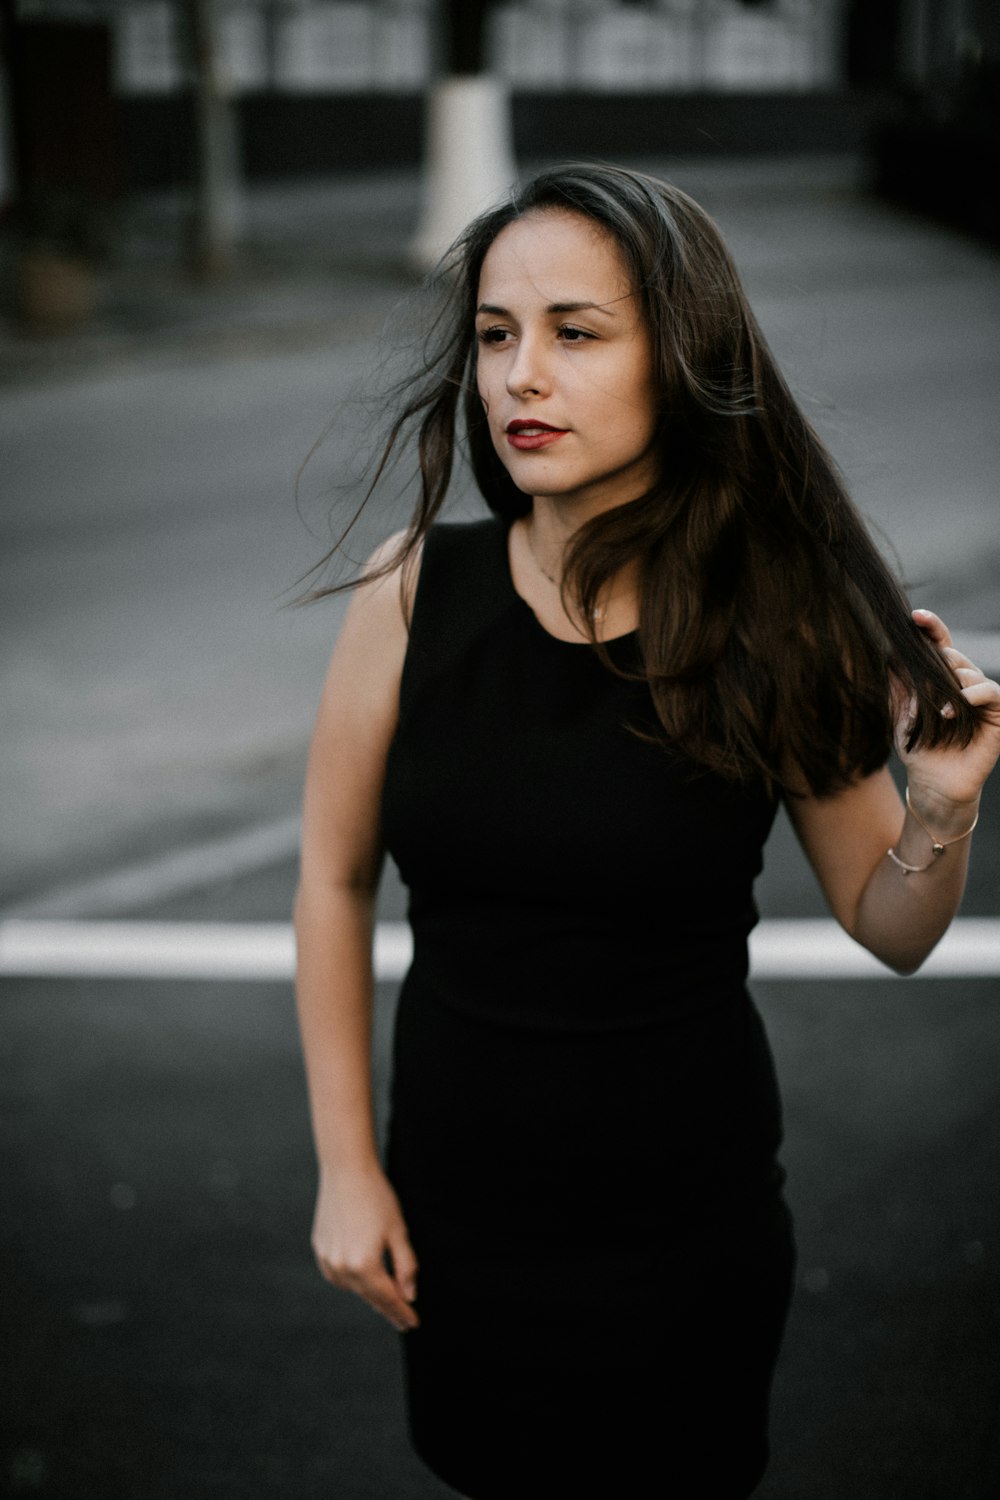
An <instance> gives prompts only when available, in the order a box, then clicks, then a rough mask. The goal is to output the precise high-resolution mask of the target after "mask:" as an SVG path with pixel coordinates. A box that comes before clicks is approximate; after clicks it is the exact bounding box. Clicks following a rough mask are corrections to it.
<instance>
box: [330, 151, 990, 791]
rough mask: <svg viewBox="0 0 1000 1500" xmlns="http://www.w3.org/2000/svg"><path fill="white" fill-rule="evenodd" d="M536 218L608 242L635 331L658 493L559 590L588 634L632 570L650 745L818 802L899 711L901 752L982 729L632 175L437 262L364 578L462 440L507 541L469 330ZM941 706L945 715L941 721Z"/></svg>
mask: <svg viewBox="0 0 1000 1500" xmlns="http://www.w3.org/2000/svg"><path fill="white" fill-rule="evenodd" d="M539 211H546V212H551V211H562V212H571V213H575V214H580V215H583V216H584V217H586V218H588V219H590V220H592V221H594V222H595V223H597V224H599V225H601V226H602V227H603V228H604V229H605V230H606V231H608V232H609V233H610V234H611V235H612V236H613V237H614V239H615V241H616V243H617V245H618V248H619V251H620V253H621V256H622V259H623V263H624V265H625V267H626V269H627V271H628V274H629V278H630V282H631V285H632V286H633V287H634V288H635V290H636V292H637V294H638V296H639V297H640V299H641V303H642V308H643V313H644V317H645V319H646V323H647V326H648V328H649V331H650V334H651V339H652V345H653V350H654V360H655V373H656V385H657V389H658V392H659V411H658V439H659V446H660V452H661V455H662V460H661V477H660V479H659V480H658V482H657V483H656V485H655V486H654V487H653V488H652V489H650V490H649V491H648V492H647V493H646V494H645V495H643V496H641V497H640V498H639V499H637V500H634V501H632V502H630V503H629V504H626V505H622V506H619V507H616V508H613V509H611V510H609V511H605V512H603V513H602V514H600V515H598V516H595V517H593V518H592V519H591V520H589V521H588V522H587V523H586V524H585V525H583V526H581V527H580V529H579V531H578V532H577V533H576V535H575V536H574V539H573V543H572V546H571V550H570V553H569V556H568V558H567V562H566V568H565V575H564V585H563V587H564V590H565V594H564V597H565V598H566V599H567V601H570V600H571V601H572V603H573V604H574V605H575V606H576V608H577V609H578V610H579V611H580V612H581V615H582V617H583V618H590V612H591V611H592V610H593V609H594V607H595V605H596V601H597V599H598V596H599V594H600V592H601V589H602V588H603V587H604V585H605V584H606V583H607V582H608V581H609V580H610V579H611V578H612V577H613V576H614V574H615V573H617V572H618V570H619V569H620V568H621V567H622V566H623V565H625V564H626V563H629V562H634V563H636V564H637V565H638V569H639V576H640V579H641V592H640V614H639V644H640V650H641V658H642V662H643V675H644V676H645V678H646V680H647V681H648V683H649V688H650V692H651V694H652V698H653V702H654V704H655V707H656V712H657V715H658V718H659V721H660V724H661V725H662V731H663V738H664V739H665V741H666V742H667V743H668V744H670V745H671V746H674V747H676V748H678V749H679V750H681V751H682V752H683V754H684V756H685V757H686V758H687V759H688V760H689V761H691V762H692V763H694V764H695V765H698V766H701V767H703V768H706V769H709V770H712V771H714V772H717V773H719V774H720V775H722V776H724V777H725V778H727V779H729V780H737V781H745V780H757V779H761V778H762V779H763V780H764V781H765V782H766V783H768V784H769V785H771V786H779V787H786V786H787V782H788V780H789V777H790V778H791V780H793V781H794V782H795V783H796V784H801V782H802V781H804V782H805V783H806V784H807V785H808V787H809V788H810V790H811V791H812V792H813V793H815V794H817V795H824V794H828V793H831V792H833V791H836V790H837V789H838V788H841V787H843V786H845V785H847V784H848V783H850V782H851V781H852V780H854V779H855V778H856V777H858V776H861V775H865V774H868V773H870V772H872V771H874V770H875V769H877V768H878V767H879V766H880V765H882V764H883V762H884V761H885V759H886V757H887V756H888V754H889V751H890V749H891V746H892V738H893V711H892V705H891V701H890V698H891V697H894V698H896V700H897V701H901V700H902V699H906V698H908V699H910V700H911V701H912V704H913V718H912V723H911V727H910V731H909V737H908V748H912V747H913V746H915V745H916V744H918V743H920V744H925V745H936V744H939V743H943V742H955V743H959V744H967V743H968V742H969V740H970V739H971V737H972V734H973V732H974V730H975V727H976V722H977V718H978V715H977V713H976V711H975V710H974V709H973V708H971V707H970V706H969V705H968V704H967V703H966V701H965V700H964V699H963V698H962V697H961V695H960V693H959V690H958V686H957V684H956V682H955V679H954V678H953V676H952V674H951V672H950V670H949V668H948V667H947V665H946V663H945V662H944V661H943V660H942V658H941V656H940V655H939V654H938V652H937V651H936V650H935V649H934V648H933V646H931V645H930V643H929V642H927V640H926V639H925V638H924V636H923V634H922V632H921V631H920V630H919V628H918V627H917V626H916V625H915V624H914V623H913V621H912V619H911V617H910V612H909V607H908V605H907V601H906V597H905V595H904V593H903V590H902V588H901V587H900V585H899V583H898V582H897V581H896V579H895V578H894V577H893V575H892V573H891V571H890V569H889V568H888V567H887V565H886V563H885V562H884V560H883V559H882V557H881V555H880V553H879V552H878V550H877V548H876V547H875V544H874V543H873V541H872V539H871V537H870V536H869V534H868V531H867V529H866V527H865V525H864V522H863V521H862V519H861V517H860V515H859V514H858V512H857V510H856V509H855V507H854V505H853V503H852V501H851V499H850V497H849V496H848V494H847V490H846V488H845V485H844V482H843V479H842V477H841V475H840V474H839V472H838V470H837V467H836V465H835V463H834V461H833V460H832V458H831V457H830V455H829V453H828V452H827V450H826V448H825V447H824V445H823V443H822V442H821V441H820V439H819V437H818V436H817V434H816V432H815V431H814V429H813V427H812V426H811V424H810V423H809V421H808V420H807V419H806V417H805V416H804V414H803V413H802V411H801V410H800V409H799V407H798V405H797V403H796V401H795V399H794V397H793V396H792V394H791V392H790V390H789V389H788V386H787V385H786V383H785V381H784V378H783V377H782V375H781V373H780V371H779V369H778V366H777V364H776V362H775V359H774V356H773V355H772V354H771V351H770V349H769V348H768V346H767V342H766V340H765V339H764V336H763V334H762V333H761V330H760V328H759V326H758V324H757V321H756V319H755V317H754V315H753V313H752V311H751V310H750V307H749V304H748V302H747V299H746V295H745V293H744V291H743V288H742V285H741V283H740V279H739V276H738V274H737V271H736V268H735V266H734V265H733V262H732V259H731V258H730V255H729V252H728V251H727V249H726V246H725V244H724V243H723V240H722V236H721V234H720V232H719V230H718V228H717V227H716V225H715V223H714V222H713V220H712V219H711V218H709V216H708V215H707V214H706V213H705V212H704V210H703V209H702V208H700V207H699V206H698V204H697V203H695V202H694V201H693V199H691V198H689V197H688V196H687V194H685V193H683V192H681V191H680V190H679V189H678V188H676V187H673V186H672V185H671V184H669V183H666V182H661V181H658V180H657V179H655V178H653V177H649V176H646V175H644V174H643V173H639V172H632V171H627V170H624V169H622V168H619V167H610V166H595V165H589V164H586V165H575V166H568V167H560V168H555V169H552V170H549V171H545V172H542V173H541V174H540V175H538V176H536V177H535V178H534V179H533V180H532V181H531V182H529V183H528V184H527V185H526V186H525V187H523V188H521V189H519V190H517V191H515V192H514V193H513V194H512V195H511V197H510V199H509V201H507V202H506V203H504V204H503V205H502V206H500V207H498V208H495V209H493V210H491V211H490V212H488V213H485V214H483V215H482V216H481V217H480V218H478V219H476V220H475V222H474V223H473V224H471V225H470V227H469V228H468V229H467V230H466V232H465V233H464V234H463V235H462V236H461V238H460V239H459V240H458V241H457V242H456V244H455V245H454V246H453V247H452V249H451V251H450V252H449V254H448V255H447V256H446V258H445V260H444V261H443V262H442V265H441V267H440V268H439V275H438V281H439V284H440V289H441V292H442V295H443V303H442V309H441V312H440V313H439V316H438V318H437V320H436V322H435V324H434V326H433V329H432V332H431V335H430V338H429V342H428V345H427V348H426V352H425V361H424V366H423V370H422V372H421V376H422V379H420V381H419V383H418V384H417V385H416V387H414V384H413V382H412V380H411V381H408V382H407V383H406V387H405V394H404V397H403V400H402V402H401V405H400V409H399V412H398V416H397V417H396V419H395V420H394V422H393V424H392V426H391V428H390V431H389V435H388V438H387V441H386V444H385V447H384V449H383V451H382V455H381V458H380V460H379V461H378V464H377V466H376V469H375V474H374V478H373V480H372V483H371V486H370V488H369V490H368V495H367V496H366V499H367V498H368V497H370V495H371V494H372V493H373V491H374V490H375V488H376V487H377V485H378V483H379V481H380V479H381V478H382V476H383V474H384V473H385V471H386V469H387V467H388V466H389V464H390V461H391V460H392V458H393V457H394V456H395V455H396V454H397V453H398V451H399V448H400V446H401V444H402V443H404V442H405V440H406V439H407V438H408V437H410V436H412V435H415V437H416V446H417V456H418V462H419V471H420V491H419V498H418V500H417V503H416V507H415V510H414V513H413V516H412V519H411V522H410V525H409V528H408V530H407V532H406V533H405V536H404V538H403V540H402V542H401V545H400V547H399V549H398V550H397V551H396V552H395V554H394V555H393V556H392V557H391V558H389V559H387V560H385V561H384V562H382V563H381V565H380V566H379V567H378V568H376V569H374V570H372V571H370V572H369V573H367V574H366V575H365V577H372V576H378V575H379V574H383V573H386V572H388V571H390V569H392V568H394V567H397V566H399V565H400V563H405V561H406V560H407V559H408V558H409V557H410V556H412V554H413V552H414V549H415V548H416V547H417V546H418V544H419V543H420V541H421V539H422V538H423V536H424V534H425V533H426V531H427V529H428V528H429V526H430V525H431V523H432V522H433V520H434V519H435V517H436V516H437V515H438V513H439V512H440V510H441V507H442V505H443V503H444V500H445V495H446V493H447V490H448V486H449V482H450V479H451V474H452V466H453V462H454V455H455V449H456V443H457V441H458V440H459V426H460V423H461V427H462V429H463V430H464V437H465V441H466V444H467V450H468V460H469V463H470V466H471V469H472V473H473V475H474V476H475V479H476V483H477V484H478V487H479V489H480V491H481V493H482V495H483V497H484V499H485V500H486V503H487V505H488V506H489V508H490V510H491V511H493V512H494V513H495V514H496V515H497V516H499V517H501V518H503V519H504V520H506V521H507V522H510V521H512V520H514V519H515V518H516V517H518V516H521V515H524V514H526V513H527V512H528V511H529V510H530V509H531V498H530V496H528V495H526V494H524V493H523V492H522V491H520V490H518V489H517V488H516V487H515V485H514V483H513V481H512V480H511V478H510V475H509V474H508V472H507V470H506V469H505V468H504V466H503V464H502V463H501V462H500V459H499V458H498V456H497V454H496V451H495V450H494V447H493V444H492V442H491V440H490V435H489V430H488V427H487V423H486V420H485V417H484V414H483V410H482V405H481V402H480V399H479V396H478V393H477V390H476V379H475V373H476V372H475V361H476V341H475V335H474V319H475V308H476V305H477V301H478V295H477V294H478V284H479V276H480V270H481V267H482V264H483V260H484V258H485V256H486V253H487V251H488V250H489V247H490V245H491V244H492V243H493V241H494V240H495V238H496V236H497V235H498V234H499V233H500V231H501V230H502V229H504V228H505V227H506V226H507V225H508V224H510V223H512V222H513V221H514V220H515V219H518V218H521V217H522V216H523V215H525V214H528V213H532V212H539ZM348 529H350V528H348ZM341 541H343V537H342V538H341ZM338 545H339V544H338ZM336 550H337V549H336V548H334V549H333V553H335V552H336ZM333 553H331V554H328V558H329V557H330V556H332V555H333ZM328 558H327V559H324V560H323V561H324V562H325V561H327V560H328ZM319 566H322V563H321V564H320V565H319ZM360 581H362V580H360V579H354V580H352V581H351V582H349V583H346V584H340V585H336V586H334V587H332V588H318V589H315V590H313V591H312V592H311V593H310V594H309V595H307V596H306V597H307V598H309V599H313V598H318V597H321V596H322V595H323V594H327V593H331V592H336V591H337V589H338V588H348V587H352V586H353V585H354V584H355V583H357V582H360ZM594 649H595V650H597V651H598V652H600V653H601V654H602V656H603V657H604V659H605V661H606V663H607V664H608V666H609V667H612V668H613V663H612V662H611V661H610V660H609V658H608V655H607V653H606V652H605V651H604V648H603V647H601V646H600V645H599V644H598V643H597V642H596V641H595V642H594ZM613 669H614V668H613ZM945 703H950V704H951V705H952V707H953V709H954V717H952V718H943V717H942V715H941V708H942V707H943V705H944V704H945Z"/></svg>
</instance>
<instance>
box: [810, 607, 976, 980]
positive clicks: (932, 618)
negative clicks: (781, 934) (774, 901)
mask: <svg viewBox="0 0 1000 1500" xmlns="http://www.w3.org/2000/svg"><path fill="white" fill-rule="evenodd" d="M913 617H914V620H915V621H916V623H917V624H918V625H920V626H921V628H922V629H923V630H925V631H926V632H927V635H928V636H929V637H930V639H931V640H932V641H933V642H934V644H935V645H936V646H937V647H938V648H939V649H940V650H941V651H942V652H943V654H944V656H945V658H946V660H947V661H948V664H949V665H950V667H951V669H952V671H953V672H954V673H955V676H956V678H957V679H958V682H959V685H960V688H961V692H962V696H963V697H964V698H965V699H967V701H968V702H969V703H972V704H975V705H977V706H979V707H980V708H982V709H984V710H985V713H983V715H982V716H981V719H980V723H979V728H978V730H977V731H976V734H975V736H974V738H973V740H972V742H971V743H970V744H969V745H967V746H966V747H965V748H964V749H960V748H957V747H951V746H942V747H938V748H936V749H924V748H920V747H918V748H917V749H915V750H913V751H912V752H907V751H906V750H905V749H904V748H903V747H902V745H898V746H897V749H898V751H899V755H900V758H901V759H902V761H903V764H904V765H905V767H906V773H907V784H908V806H906V807H904V805H903V802H902V799H901V798H900V796H899V793H898V792H897V791H896V788H895V785H894V783H893V780H892V777H891V776H890V775H889V772H888V771H887V770H883V771H879V772H877V773H876V774H875V775H874V776H869V777H866V778H865V780H864V781H861V782H858V783H856V784H855V785H854V786H852V787H849V788H848V789H847V790H846V791H844V792H840V793H838V794H837V795H836V796H833V797H825V798H818V797H792V798H789V800H788V810H789V814H790V815H791V818H792V822H793V823H794V824H795V828H796V831H797V833H798V836H799V839H800V841H801V843H802V846H803V848H804V849H805V852H806V854H807V855H808V857H809V860H810V863H811V864H812V866H813V869H814V870H815V871H816V874H817V876H818V878H819V882H820V884H821V885H822V887H823V891H824V893H825V895H826V898H827V901H828V902H829V904H830V909H831V911H832V912H833V914H834V916H835V917H836V918H837V920H838V922H839V923H840V924H841V926H842V927H843V928H844V929H845V930H846V931H847V932H849V933H850V935H851V937H853V938H854V939H855V940H856V941H857V942H859V943H861V944H862V945H863V946H864V947H865V948H868V949H869V950H870V951H871V952H872V953H874V954H875V956H876V958H879V959H881V960H882V962H883V963H885V964H888V965H889V967H890V968H892V969H896V970H898V971H899V973H901V974H911V973H912V972H913V971H914V970H915V969H917V968H919V966H920V964H921V963H923V961H924V959H925V958H926V957H927V955H928V953H930V951H931V949H932V948H933V947H934V945H935V943H937V942H938V940H939V939H940V938H941V936H942V935H943V934H944V932H945V931H946V929H947V927H948V924H949V922H950V921H951V919H952V917H953V916H954V915H955V912H956V911H957V910H958V905H959V902H960V901H961V899H962V892H963V890H964V888H965V876H966V871H967V869H968V862H969V846H970V843H971V840H970V839H969V838H967V837H964V835H965V834H966V832H967V830H969V829H970V828H971V827H972V825H973V824H974V822H975V821H976V818H977V816H978V812H979V797H980V793H981V791H982V787H983V783H984V782H985V780H986V778H987V776H989V774H990V771H991V770H992V769H993V767H994V765H995V764H996V762H997V758H998V756H1000V686H998V685H997V683H995V682H992V681H990V679H989V678H987V677H986V676H984V674H983V673H982V672H981V671H980V670H979V668H978V667H976V666H974V665H973V663H972V662H971V661H969V659H968V657H967V656H963V655H962V653H961V652H960V651H957V650H956V649H955V647H954V646H953V645H952V641H951V636H950V634H949V633H948V629H947V627H946V626H945V624H944V622H943V621H942V620H940V619H939V618H938V616H937V615H934V614H931V612H930V611H929V610H915V611H914V616H913ZM899 738H900V739H904V738H905V734H902V733H901V734H900V736H899ZM941 846H943V852H940V853H936V852H935V850H936V849H940V848H941ZM890 849H891V850H892V853H891V854H889V853H888V852H887V851H888V850H890ZM906 867H909V868H908V869H907V868H906Z"/></svg>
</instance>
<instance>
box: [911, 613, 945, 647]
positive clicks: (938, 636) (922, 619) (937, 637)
mask: <svg viewBox="0 0 1000 1500" xmlns="http://www.w3.org/2000/svg"><path fill="white" fill-rule="evenodd" d="M912 618H913V620H914V623H915V624H917V625H919V626H920V628H921V630H922V631H924V633H925V634H926V635H928V636H929V637H930V639H931V640H932V641H933V642H934V644H935V646H939V647H942V648H944V647H945V646H950V645H951V644H952V640H951V631H950V630H949V629H948V627H947V625H946V624H945V623H944V621H943V620H942V618H941V616H940V615H936V614H935V613H934V611H933V610H932V609H915V610H913V611H912Z"/></svg>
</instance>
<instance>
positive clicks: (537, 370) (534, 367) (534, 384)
mask: <svg viewBox="0 0 1000 1500" xmlns="http://www.w3.org/2000/svg"><path fill="white" fill-rule="evenodd" d="M550 383H551V377H550V375H549V373H548V370H547V368H546V365H545V359H544V356H543V354H542V351H541V350H540V349H539V347H538V343H537V341H536V340H535V339H530V338H522V339H521V341H520V343H519V344H518V345H517V349H516V351H515V353H514V358H513V359H512V360H511V362H510V365H509V367H508V369H507V390H508V391H509V393H510V394H511V395H512V396H541V395H544V394H545V393H546V392H547V391H548V387H549V385H550Z"/></svg>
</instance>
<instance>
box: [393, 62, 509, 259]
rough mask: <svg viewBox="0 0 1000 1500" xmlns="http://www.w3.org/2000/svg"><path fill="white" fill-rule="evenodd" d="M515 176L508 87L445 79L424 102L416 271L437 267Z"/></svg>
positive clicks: (480, 79)
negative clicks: (451, 247) (422, 161)
mask: <svg viewBox="0 0 1000 1500" xmlns="http://www.w3.org/2000/svg"><path fill="white" fill-rule="evenodd" d="M516 177H517V168H516V166H515V165H514V151H513V146H512V141H511V122H510V98H509V95H508V90H507V85H506V84H505V83H504V82H503V80H502V79H500V78H494V77H491V76H490V75H488V74H480V75H478V76H470V77H465V78H445V79H443V80H442V81H441V82H440V83H436V84H433V85H432V86H431V89H430V92H429V94H428V98H427V145H426V148H425V156H424V184H423V210H422V214H421V219H420V226H419V228H418V230H417V233H416V237H415V238H414V240H413V242H412V244H411V246H410V252H409V254H410V260H411V263H412V264H413V266H414V267H415V268H416V269H417V270H418V271H421V272H423V271H429V270H430V269H431V267H432V266H434V265H436V264H437V262H438V260H439V259H440V257H441V256H442V255H443V254H444V252H445V251H446V250H447V248H448V246H449V245H450V244H451V243H452V241H453V240H454V239H456V238H457V236H458V235H459V234H461V232H462V230H463V229H464V228H465V226H466V225H467V224H468V223H469V222H470V221H471V220H472V219H474V218H475V217H476V215H477V214H479V213H482V212H483V210H484V209H487V208H489V207H490V206H491V204H493V203H496V202H498V201H499V200H500V199H501V198H502V197H503V196H504V194H505V193H506V192H508V191H509V189H510V187H511V186H512V185H513V183H514V181H515V179H516Z"/></svg>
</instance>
